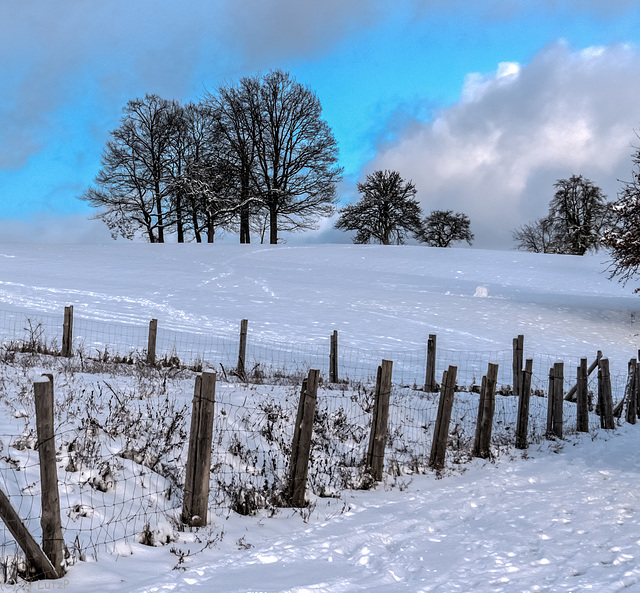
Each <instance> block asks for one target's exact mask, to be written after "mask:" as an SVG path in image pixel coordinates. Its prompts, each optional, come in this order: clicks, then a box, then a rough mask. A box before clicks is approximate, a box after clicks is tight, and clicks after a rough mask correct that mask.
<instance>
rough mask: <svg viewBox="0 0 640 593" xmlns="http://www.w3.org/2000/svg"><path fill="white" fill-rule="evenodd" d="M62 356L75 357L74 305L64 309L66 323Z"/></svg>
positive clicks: (64, 325)
mask: <svg viewBox="0 0 640 593" xmlns="http://www.w3.org/2000/svg"><path fill="white" fill-rule="evenodd" d="M61 354H62V356H66V357H67V358H71V357H72V356H73V305H68V306H67V307H65V308H64V322H63V324H62V352H61Z"/></svg>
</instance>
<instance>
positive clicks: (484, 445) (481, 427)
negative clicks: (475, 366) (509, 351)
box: [473, 363, 498, 459]
mask: <svg viewBox="0 0 640 593" xmlns="http://www.w3.org/2000/svg"><path fill="white" fill-rule="evenodd" d="M497 382H498V365H497V364H493V363H489V369H488V370H487V374H486V375H485V376H484V377H482V388H481V390H480V403H479V405H478V422H477V424H476V438H475V443H474V447H473V456H474V457H482V458H483V459H488V458H489V455H490V453H491V430H492V427H493V414H494V412H495V408H496V383H497Z"/></svg>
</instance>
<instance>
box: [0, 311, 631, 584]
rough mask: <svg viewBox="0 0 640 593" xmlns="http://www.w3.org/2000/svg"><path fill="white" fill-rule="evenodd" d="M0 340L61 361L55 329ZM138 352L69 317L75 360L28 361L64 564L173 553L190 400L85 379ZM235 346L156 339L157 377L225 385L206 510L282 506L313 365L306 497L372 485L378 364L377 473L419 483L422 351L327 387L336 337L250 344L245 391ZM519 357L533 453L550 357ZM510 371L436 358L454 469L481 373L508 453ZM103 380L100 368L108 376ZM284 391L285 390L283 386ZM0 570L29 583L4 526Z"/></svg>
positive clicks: (621, 384)
mask: <svg viewBox="0 0 640 593" xmlns="http://www.w3.org/2000/svg"><path fill="white" fill-rule="evenodd" d="M0 336H1V344H2V347H3V349H4V351H5V352H6V353H9V352H13V351H21V350H24V351H29V352H54V353H55V352H57V351H58V350H59V345H61V343H62V320H61V316H58V315H52V314H38V315H33V316H30V315H27V314H24V313H16V312H12V311H3V310H0ZM147 340H148V328H147V327H144V326H139V325H133V324H126V323H113V322H98V321H93V320H88V319H82V318H76V319H75V320H74V338H73V347H74V353H75V356H74V358H73V359H72V361H73V363H70V362H69V361H67V362H66V363H65V364H63V361H62V359H60V358H53V359H49V358H48V357H47V360H46V361H44V362H43V361H42V360H40V359H38V361H37V362H31V363H28V364H32V365H35V366H37V365H38V364H40V365H42V364H46V365H49V367H54V370H57V372H58V375H57V376H56V379H55V384H56V398H57V415H56V442H57V445H58V450H59V452H58V453H59V454H58V460H59V463H58V478H59V484H60V500H61V510H62V519H63V531H64V539H65V542H66V545H67V548H68V550H69V554H70V557H71V558H76V559H77V558H79V559H82V558H85V557H87V556H93V557H97V556H98V554H99V553H100V552H101V551H103V550H104V551H107V552H111V553H129V545H130V543H132V542H142V543H147V544H152V545H153V544H162V543H167V542H168V541H171V540H172V538H174V537H175V531H176V530H177V529H179V528H180V527H179V517H180V509H181V505H182V497H183V493H182V489H183V486H184V479H185V470H184V466H185V459H186V443H187V441H188V433H187V430H188V429H187V427H188V425H189V415H190V408H189V402H186V403H185V402H184V400H179V399H175V398H173V399H172V397H170V395H169V393H170V392H171V389H169V388H168V387H167V381H168V375H167V374H166V373H165V374H162V373H159V372H157V369H155V368H154V369H148V370H147V371H146V372H145V373H143V374H142V375H140V374H139V373H140V372H141V371H140V369H141V368H143V367H142V366H141V365H138V366H136V367H135V368H134V369H133V371H132V376H133V374H137V376H136V378H135V379H134V380H132V381H131V382H130V383H131V384H130V386H129V387H126V388H125V387H117V386H115V385H111V384H110V383H109V381H110V380H111V379H109V381H107V380H106V379H104V378H102V379H98V380H95V381H93V382H91V381H89V380H87V379H86V377H84V376H83V375H82V373H81V372H80V371H81V370H83V369H84V360H85V359H91V360H95V361H98V362H99V363H103V364H105V365H106V364H108V363H110V361H126V362H132V361H135V362H140V361H144V360H145V353H146V348H147ZM238 342H239V338H238V336H235V337H234V336H222V337H215V336H210V335H207V334H204V333H203V334H197V333H186V332H178V331H173V330H167V329H163V328H161V327H160V328H159V329H158V335H157V345H156V354H157V358H158V360H159V362H160V365H161V364H163V363H165V364H168V365H170V364H176V365H177V364H178V363H179V364H180V365H182V366H183V367H185V366H187V367H193V368H198V369H201V368H215V369H216V370H219V371H220V373H219V377H227V378H228V379H229V381H228V382H222V381H220V382H219V385H218V388H217V391H216V397H215V402H216V414H215V419H214V428H213V443H212V456H211V480H210V488H211V490H210V498H209V506H210V508H211V509H212V510H213V511H214V512H216V513H218V514H224V513H228V512H229V510H233V511H235V512H238V513H241V514H251V513H254V512H256V511H258V510H260V509H265V508H268V509H275V508H277V507H279V506H282V505H283V504H284V503H285V501H284V500H283V496H282V493H283V491H284V488H285V486H286V483H287V479H288V465H289V459H290V456H291V443H292V438H293V432H294V423H295V418H296V410H297V406H298V400H299V395H300V393H299V389H300V386H299V382H300V381H299V380H301V379H302V377H304V376H306V373H307V372H308V370H309V369H310V368H318V369H320V370H321V372H322V374H323V385H324V387H323V388H321V390H320V391H319V394H318V400H317V408H316V412H315V419H314V429H313V436H312V447H311V455H310V460H309V473H308V488H309V490H310V492H311V493H312V494H313V495H315V496H318V497H337V496H339V495H340V493H341V492H342V491H343V490H345V489H353V488H368V487H371V486H372V485H373V483H372V481H371V477H370V475H369V474H368V472H367V468H366V467H365V464H364V460H365V457H366V453H367V446H368V439H369V435H370V430H371V423H372V411H373V402H374V387H373V383H374V381H375V376H376V372H377V367H378V365H379V364H380V361H381V360H383V359H387V360H392V361H393V387H392V393H391V400H390V410H389V422H388V435H387V449H386V454H385V471H386V472H387V475H388V477H389V478H390V479H401V478H402V476H408V475H412V474H415V473H424V472H426V471H427V470H428V467H429V453H430V450H431V446H432V442H433V439H434V429H435V422H436V416H437V412H438V402H439V395H438V394H437V393H427V392H424V391H421V390H420V388H421V387H422V385H423V384H424V381H425V369H426V360H427V351H426V344H425V348H424V349H417V350H400V351H395V352H393V351H384V350H380V351H370V350H363V349H357V348H351V347H340V348H339V349H338V369H339V377H340V382H339V383H337V384H335V385H329V384H328V370H329V358H330V341H329V339H327V340H326V343H325V342H321V343H315V344H293V343H286V342H279V341H275V340H266V339H263V338H260V339H258V338H257V337H256V336H252V335H251V334H249V340H248V344H247V353H246V366H245V368H246V370H247V376H248V377H249V378H250V379H252V380H251V381H248V382H240V381H238V380H237V379H234V378H233V377H232V374H231V372H230V371H232V370H233V369H235V367H236V364H237V362H238ZM0 353H1V350H0ZM594 355H595V353H594ZM524 356H525V358H533V361H534V370H533V375H532V393H533V395H532V398H531V403H530V409H529V430H528V441H529V443H537V442H540V441H541V440H542V439H543V438H545V436H546V431H547V407H548V399H547V397H546V391H547V388H548V373H549V368H550V367H551V366H553V364H554V363H555V362H556V361H557V357H554V356H548V355H539V354H536V355H530V354H529V353H528V352H526V350H525V353H524ZM9 358H10V357H8V356H7V360H9ZM562 359H563V361H564V363H565V369H566V371H565V376H564V392H567V391H568V390H569V389H570V388H571V387H573V385H574V383H575V379H574V378H573V377H572V372H571V369H572V368H577V367H578V365H579V363H580V359H579V358H578V357H567V356H564V357H562ZM512 361H513V352H512V350H511V349H505V350H499V351H476V352H460V351H453V350H446V349H438V351H437V357H436V369H437V371H438V372H439V373H440V374H441V373H442V371H443V370H444V369H446V368H447V367H448V366H449V365H453V366H456V367H457V369H458V371H457V376H458V389H457V393H456V396H455V399H454V406H453V411H452V415H451V425H450V431H449V442H448V445H449V446H448V450H447V465H448V466H451V465H454V464H458V463H463V462H465V461H467V460H468V459H470V457H471V454H472V453H471V452H472V447H473V440H474V435H475V428H476V421H477V415H478V393H477V391H478V386H479V385H480V382H481V379H482V376H483V375H484V374H485V372H486V369H487V366H488V364H489V362H491V363H496V364H498V365H499V374H498V386H499V388H500V393H501V395H498V396H497V397H496V407H495V416H494V422H493V434H492V451H493V454H496V455H497V454H499V453H500V451H501V450H502V449H507V448H511V447H513V444H514V441H515V428H516V422H517V413H518V409H517V406H518V400H517V398H515V397H513V396H511V395H510V394H511V392H512V390H511V384H512V382H513V379H512V376H511V373H512ZM20 364H22V365H23V366H24V365H26V364H27V363H26V362H24V361H23V362H22V363H20ZM56 365H57V366H56ZM73 365H75V366H73ZM160 365H159V366H160ZM120 366H122V365H120ZM11 368H12V369H13V370H11V369H10V368H9V367H8V366H7V367H6V368H4V370H3V367H2V365H0V402H3V403H4V404H5V405H6V406H7V409H8V411H9V412H10V414H9V420H7V422H6V423H5V424H4V426H7V427H9V430H8V431H7V434H5V435H0V488H2V490H3V491H4V492H5V493H6V494H7V495H8V497H9V499H10V501H11V503H12V504H13V506H14V507H15V509H16V511H17V512H18V514H19V515H20V517H21V518H22V519H23V521H24V523H25V525H26V526H27V527H28V529H29V531H30V532H31V533H32V534H33V535H34V537H35V538H36V539H39V538H41V536H42V531H41V527H40V519H41V511H40V508H41V499H40V495H41V492H40V476H39V461H38V457H37V451H36V448H37V443H36V440H37V439H36V436H35V428H34V424H33V406H32V404H33V402H32V397H31V396H30V390H31V384H30V383H29V380H30V379H29V375H28V373H25V372H23V371H22V370H21V369H20V365H18V366H17V367H15V368H13V367H11ZM99 368H102V369H103V371H104V368H106V367H99ZM185 372H186V371H185ZM227 375H228V376H227ZM192 377H193V375H189V378H188V379H185V378H184V376H182V375H181V376H178V377H177V378H175V381H176V382H177V383H176V386H174V391H175V392H181V393H185V391H187V390H188V389H189V387H188V386H186V387H185V384H186V383H189V381H192ZM284 378H287V379H288V381H280V380H281V379H284ZM291 378H293V382H292V381H291ZM611 379H612V393H613V399H614V403H618V402H620V401H621V400H622V398H623V397H624V395H625V390H626V388H627V381H628V377H627V376H626V375H624V374H620V373H618V374H613V375H612V377H611ZM173 380H174V379H171V378H169V382H171V381H173ZM279 382H280V383H281V384H280V385H276V386H274V384H277V383H279ZM597 389H598V387H597V379H596V376H595V374H594V375H592V376H591V377H590V378H589V384H588V390H589V393H590V399H591V406H590V409H591V411H592V412H593V411H594V408H595V401H594V400H595V399H596V397H595V395H594V394H596V393H597ZM11 394H13V395H11ZM30 398H31V399H30ZM180 401H182V403H180ZM599 427H600V417H599V416H597V415H596V414H594V413H591V414H590V416H589V429H590V431H591V432H594V431H597V430H598V429H599ZM575 431H576V406H575V404H572V403H569V402H565V403H564V417H563V433H564V434H571V433H573V432H575ZM0 569H1V570H2V571H3V574H2V578H3V579H4V582H15V580H16V579H17V578H18V577H19V576H21V575H24V572H25V562H24V558H23V557H22V556H21V554H20V552H19V550H18V549H17V548H16V544H15V543H13V539H12V538H11V536H10V535H9V533H8V532H7V530H6V529H4V528H3V529H0Z"/></svg>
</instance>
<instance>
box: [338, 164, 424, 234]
mask: <svg viewBox="0 0 640 593" xmlns="http://www.w3.org/2000/svg"><path fill="white" fill-rule="evenodd" d="M358 191H359V192H360V193H361V194H362V198H361V200H360V201H359V202H358V203H357V204H353V205H350V206H346V207H345V208H342V209H341V210H340V218H338V221H337V222H336V225H335V226H336V228H337V229H342V230H344V231H357V232H356V235H355V237H354V239H353V242H354V243H371V242H374V243H380V244H382V245H391V244H392V243H395V244H397V245H401V244H402V243H404V239H405V237H406V236H407V235H408V234H409V233H413V234H414V235H418V234H419V233H420V231H421V229H422V226H421V222H420V216H421V215H422V211H421V209H420V205H419V204H418V202H417V201H416V199H415V195H416V193H417V190H416V187H415V185H414V184H413V183H412V182H411V181H406V182H405V181H404V179H402V177H400V173H398V172H397V171H374V172H373V173H371V174H370V175H367V178H366V180H365V182H364V183H358Z"/></svg>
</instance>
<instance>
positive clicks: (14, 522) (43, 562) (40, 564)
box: [0, 490, 60, 579]
mask: <svg viewBox="0 0 640 593" xmlns="http://www.w3.org/2000/svg"><path fill="white" fill-rule="evenodd" d="M0 518H1V519H2V520H3V521H4V524H5V525H6V526H7V529H8V530H9V531H10V533H11V535H13V537H14V539H15V540H16V541H17V542H18V545H19V546H20V548H22V551H23V552H24V555H25V556H26V558H27V565H28V566H29V567H30V568H31V567H32V568H33V569H34V570H35V573H36V574H35V577H36V579H41V578H44V579H58V578H60V575H58V571H57V570H56V569H55V568H54V567H53V564H51V561H50V560H49V558H47V556H46V555H45V554H44V553H43V552H42V550H41V549H40V546H39V545H38V544H37V542H36V540H35V539H33V536H32V535H31V533H29V530H28V529H27V528H26V527H25V525H24V523H23V522H22V520H21V519H20V517H19V515H18V513H16V511H15V509H14V508H13V506H12V505H11V502H10V501H9V499H8V497H7V495H6V494H5V493H4V492H3V491H2V490H0Z"/></svg>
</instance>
